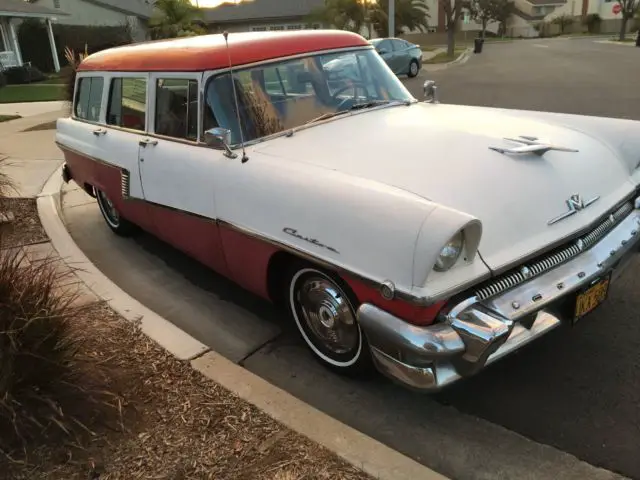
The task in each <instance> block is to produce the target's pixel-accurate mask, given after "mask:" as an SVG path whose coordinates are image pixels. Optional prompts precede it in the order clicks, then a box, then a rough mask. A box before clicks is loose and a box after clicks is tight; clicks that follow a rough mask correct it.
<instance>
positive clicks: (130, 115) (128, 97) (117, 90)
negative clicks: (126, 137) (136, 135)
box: [107, 77, 147, 132]
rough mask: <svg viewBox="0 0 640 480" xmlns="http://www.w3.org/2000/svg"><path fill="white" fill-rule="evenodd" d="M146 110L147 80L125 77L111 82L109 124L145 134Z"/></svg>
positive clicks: (108, 107) (108, 106)
mask: <svg viewBox="0 0 640 480" xmlns="http://www.w3.org/2000/svg"><path fill="white" fill-rule="evenodd" d="M146 109H147V79H146V78H141V77H140V78H137V77H124V78H114V79H112V80H111V90H110V91H109V104H108V105H107V124H109V125H117V126H119V127H125V128H131V129H133V130H140V131H143V132H144V129H145V118H146Z"/></svg>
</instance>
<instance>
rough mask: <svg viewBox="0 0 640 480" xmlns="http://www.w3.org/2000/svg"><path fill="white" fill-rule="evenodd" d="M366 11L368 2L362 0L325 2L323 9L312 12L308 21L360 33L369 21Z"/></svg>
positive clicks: (327, 0)
mask: <svg viewBox="0 0 640 480" xmlns="http://www.w3.org/2000/svg"><path fill="white" fill-rule="evenodd" d="M366 10H367V2H363V1H361V0H324V5H323V6H322V7H319V8H317V9H315V10H314V11H312V12H311V14H310V15H309V18H308V21H309V23H314V22H320V23H322V24H323V25H327V26H331V27H334V28H336V29H338V30H348V31H350V32H356V33H360V32H361V31H362V27H363V26H364V25H365V22H366V20H367V14H366ZM369 34H371V32H369Z"/></svg>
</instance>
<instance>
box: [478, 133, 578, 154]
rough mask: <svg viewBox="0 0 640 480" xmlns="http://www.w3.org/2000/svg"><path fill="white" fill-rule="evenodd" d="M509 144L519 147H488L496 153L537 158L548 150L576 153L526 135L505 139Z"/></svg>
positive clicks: (571, 149) (574, 150) (572, 149)
mask: <svg viewBox="0 0 640 480" xmlns="http://www.w3.org/2000/svg"><path fill="white" fill-rule="evenodd" d="M505 140H508V141H510V142H516V143H521V144H522V145H521V146H519V147H513V148H502V147H489V149H491V150H495V151H496V152H498V153H505V154H523V153H535V154H536V155H538V156H542V155H544V154H545V153H547V152H548V151H549V150H556V151H558V152H577V151H578V150H576V149H574V148H567V147H560V146H557V145H551V144H549V143H546V142H541V141H540V140H539V139H538V137H530V136H527V135H520V136H519V137H518V138H505Z"/></svg>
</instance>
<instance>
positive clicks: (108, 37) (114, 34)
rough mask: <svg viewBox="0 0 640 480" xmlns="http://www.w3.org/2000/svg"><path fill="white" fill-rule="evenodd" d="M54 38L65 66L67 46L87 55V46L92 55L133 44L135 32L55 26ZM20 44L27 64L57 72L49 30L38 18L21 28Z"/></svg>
mask: <svg viewBox="0 0 640 480" xmlns="http://www.w3.org/2000/svg"><path fill="white" fill-rule="evenodd" d="M53 37H54V39H55V42H56V49H57V52H58V59H59V61H60V64H61V65H64V64H65V63H66V60H65V56H64V49H65V47H69V48H71V49H72V50H74V51H76V52H84V50H85V45H86V48H87V51H88V52H89V53H90V54H91V53H94V52H98V51H100V50H104V49H106V48H111V47H116V46H119V45H126V44H128V43H131V31H130V29H129V27H128V26H126V25H122V26H113V27H106V26H84V25H59V24H54V25H53ZM18 41H19V42H20V48H21V50H22V59H23V60H24V61H25V62H31V63H32V64H33V65H35V66H36V67H38V68H39V69H40V70H42V71H43V72H52V71H53V70H54V68H53V58H52V56H51V48H50V47H49V36H48V34H47V27H46V25H45V24H44V23H43V22H41V21H40V20H35V19H28V20H25V21H23V22H22V23H21V24H20V27H19V28H18Z"/></svg>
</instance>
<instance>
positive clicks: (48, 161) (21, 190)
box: [0, 109, 66, 197]
mask: <svg viewBox="0 0 640 480" xmlns="http://www.w3.org/2000/svg"><path fill="white" fill-rule="evenodd" d="M64 115H66V112H65V111H64V110H60V109H58V110H54V111H51V112H45V113H41V114H39V115H33V116H30V117H26V118H20V119H18V120H11V121H9V122H3V123H0V161H2V171H3V172H4V173H6V174H7V175H9V176H10V177H11V178H12V179H13V181H14V182H15V184H16V191H15V192H12V194H11V195H12V196H14V197H35V196H36V195H38V193H39V192H40V191H41V190H42V187H43V186H44V184H45V182H46V181H47V179H48V178H49V177H50V176H51V174H52V173H53V172H54V171H55V170H56V169H57V168H58V167H59V166H60V164H61V163H62V159H63V155H62V152H61V151H60V149H59V148H58V147H57V146H56V143H55V130H54V129H50V130H39V131H32V132H25V130H26V129H28V128H31V127H34V126H37V125H41V124H48V123H51V122H54V121H55V120H56V119H57V118H59V117H61V116H64Z"/></svg>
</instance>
